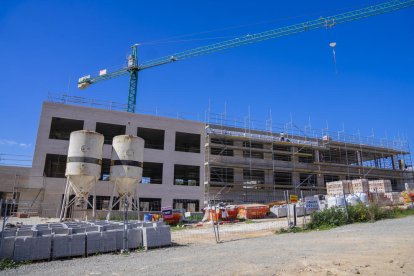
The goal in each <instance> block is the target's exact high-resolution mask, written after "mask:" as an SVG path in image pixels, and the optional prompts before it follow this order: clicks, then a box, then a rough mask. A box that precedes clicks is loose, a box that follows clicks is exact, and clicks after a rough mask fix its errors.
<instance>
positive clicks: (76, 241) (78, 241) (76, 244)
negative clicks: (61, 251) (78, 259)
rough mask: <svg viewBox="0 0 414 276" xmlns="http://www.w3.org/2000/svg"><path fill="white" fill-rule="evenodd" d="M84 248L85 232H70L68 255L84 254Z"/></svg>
mask: <svg viewBox="0 0 414 276" xmlns="http://www.w3.org/2000/svg"><path fill="white" fill-rule="evenodd" d="M85 248H86V234H85V233H79V234H72V235H71V241H70V255H71V256H72V257H75V256H84V255H85Z"/></svg>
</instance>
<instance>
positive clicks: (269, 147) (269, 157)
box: [263, 144, 273, 160]
mask: <svg viewBox="0 0 414 276" xmlns="http://www.w3.org/2000/svg"><path fill="white" fill-rule="evenodd" d="M263 148H264V149H266V150H270V151H271V150H272V144H264V145H263ZM263 157H264V159H265V160H272V159H273V156H272V153H271V152H265V153H263Z"/></svg>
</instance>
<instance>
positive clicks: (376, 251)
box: [0, 216, 414, 275]
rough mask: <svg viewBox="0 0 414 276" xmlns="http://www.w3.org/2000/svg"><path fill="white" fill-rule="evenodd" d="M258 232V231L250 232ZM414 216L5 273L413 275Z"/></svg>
mask: <svg viewBox="0 0 414 276" xmlns="http://www.w3.org/2000/svg"><path fill="white" fill-rule="evenodd" d="M252 233H254V232H252ZM413 233H414V216H411V217H407V218H402V219H392V220H383V221H379V222H376V223H363V224H353V225H348V226H344V227H339V228H336V229H332V230H328V231H313V232H307V233H297V234H278V235H275V234H268V235H265V236H262V237H255V238H245V239H236V240H233V241H226V242H223V243H220V244H214V243H210V244H206V243H193V244H187V245H181V246H174V247H170V248H163V249H154V250H150V251H146V252H145V251H140V252H134V253H131V254H130V255H127V256H124V255H116V254H106V255H98V256H93V257H88V258H77V259H71V260H62V261H53V262H44V263H35V264H30V265H24V266H21V267H20V268H18V269H15V270H7V271H2V272H1V273H0V274H2V275H131V274H140V275H211V274H215V275H355V274H362V275H414V258H413V257H412V252H413V248H414V239H413Z"/></svg>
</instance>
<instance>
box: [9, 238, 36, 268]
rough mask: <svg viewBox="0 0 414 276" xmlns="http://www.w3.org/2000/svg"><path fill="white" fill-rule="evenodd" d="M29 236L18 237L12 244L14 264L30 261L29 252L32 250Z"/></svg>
mask: <svg viewBox="0 0 414 276" xmlns="http://www.w3.org/2000/svg"><path fill="white" fill-rule="evenodd" d="M32 240H33V237H31V236H18V237H16V240H15V243H14V253H13V260H14V261H16V262H21V261H30V251H31V250H32Z"/></svg>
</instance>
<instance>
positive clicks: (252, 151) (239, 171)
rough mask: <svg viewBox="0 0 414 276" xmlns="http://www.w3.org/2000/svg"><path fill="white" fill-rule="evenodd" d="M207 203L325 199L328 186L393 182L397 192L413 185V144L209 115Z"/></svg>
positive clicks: (206, 175) (206, 178) (207, 131)
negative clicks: (289, 197) (287, 196)
mask: <svg viewBox="0 0 414 276" xmlns="http://www.w3.org/2000/svg"><path fill="white" fill-rule="evenodd" d="M205 133H206V138H205V141H206V144H205V147H206V148H205V178H204V179H205V198H206V200H207V201H208V202H221V201H222V202H227V203H269V202H272V201H278V200H283V199H284V194H285V191H289V192H290V193H294V194H297V195H303V196H307V195H315V194H326V183H327V182H331V181H337V180H345V179H349V180H352V179H359V178H366V179H369V180H377V179H389V180H391V183H392V187H393V190H396V191H398V190H403V189H404V185H405V183H407V182H410V181H412V180H411V179H412V163H411V155H410V150H409V146H408V143H407V142H406V141H403V140H394V141H388V140H385V139H375V138H374V137H362V136H361V135H347V134H345V133H344V131H342V132H330V131H328V130H326V129H325V130H316V129H312V128H310V127H307V128H305V130H301V129H300V128H299V127H297V126H296V125H295V124H294V123H293V122H290V123H287V124H274V123H272V121H271V120H268V121H267V122H266V123H262V124H261V123H260V122H256V121H252V120H250V118H249V117H246V118H244V120H237V119H234V118H228V117H227V116H225V115H223V114H210V115H209V116H208V118H207V123H206V132H205Z"/></svg>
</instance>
